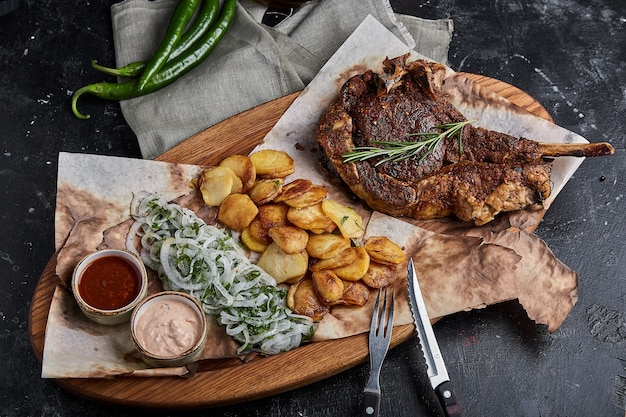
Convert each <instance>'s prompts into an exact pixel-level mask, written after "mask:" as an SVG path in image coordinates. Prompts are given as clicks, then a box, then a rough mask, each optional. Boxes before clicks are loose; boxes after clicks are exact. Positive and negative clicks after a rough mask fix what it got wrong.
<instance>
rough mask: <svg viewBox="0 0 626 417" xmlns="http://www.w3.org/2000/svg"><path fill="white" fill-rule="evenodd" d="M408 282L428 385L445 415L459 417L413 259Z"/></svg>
mask: <svg viewBox="0 0 626 417" xmlns="http://www.w3.org/2000/svg"><path fill="white" fill-rule="evenodd" d="M408 282H409V304H410V305H411V313H412V314H413V324H415V329H416V330H417V335H418V336H419V338H420V342H421V347H422V351H423V352H424V358H425V359H426V366H427V367H428V371H427V372H428V378H429V379H430V384H431V385H432V387H433V389H434V390H435V393H436V394H437V398H439V402H440V403H441V407H442V408H443V411H444V413H445V415H446V416H449V417H455V416H456V417H460V416H461V413H460V411H459V406H458V404H457V403H456V398H455V395H454V392H453V391H452V384H451V383H450V377H449V376H448V370H447V369H446V364H445V363H444V361H443V356H441V351H440V350H439V345H438V344H437V339H436V338H435V332H434V331H433V326H432V324H431V323H430V318H428V311H426V304H425V303H424V297H423V296H422V291H421V290H420V285H419V282H418V280H417V274H416V273H415V267H414V265H413V259H409V266H408Z"/></svg>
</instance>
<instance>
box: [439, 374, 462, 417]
mask: <svg viewBox="0 0 626 417" xmlns="http://www.w3.org/2000/svg"><path fill="white" fill-rule="evenodd" d="M435 392H436V393H437V397H438V398H439V402H440V403H441V406H442V407H443V412H444V413H445V415H446V416H447V417H461V411H460V410H459V405H458V404H457V403H456V398H455V396H454V392H452V384H451V383H450V381H446V382H443V383H441V384H439V386H438V387H437V388H435Z"/></svg>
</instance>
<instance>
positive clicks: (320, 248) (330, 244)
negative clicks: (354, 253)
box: [306, 233, 351, 259]
mask: <svg viewBox="0 0 626 417" xmlns="http://www.w3.org/2000/svg"><path fill="white" fill-rule="evenodd" d="M350 245H351V242H350V239H346V238H345V237H343V236H339V235H335V234H331V233H325V234H322V235H310V236H309V241H308V243H307V245H306V251H307V252H308V253H309V255H311V256H312V257H313V258H318V259H328V258H332V257H335V256H337V254H339V253H340V252H342V251H343V250H345V249H348V248H349V247H350Z"/></svg>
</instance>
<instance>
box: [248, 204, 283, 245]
mask: <svg viewBox="0 0 626 417" xmlns="http://www.w3.org/2000/svg"><path fill="white" fill-rule="evenodd" d="M258 208H259V213H258V214H257V216H256V217H255V219H254V220H252V223H250V234H251V235H252V237H254V238H255V239H256V240H258V241H259V242H262V243H264V244H266V245H269V244H270V243H272V238H271V237H270V235H269V230H270V229H271V228H272V227H278V226H290V225H291V224H290V223H289V220H288V219H287V211H288V210H289V207H288V206H286V205H284V204H274V203H270V204H264V205H262V206H259V207H258Z"/></svg>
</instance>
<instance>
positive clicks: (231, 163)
mask: <svg viewBox="0 0 626 417" xmlns="http://www.w3.org/2000/svg"><path fill="white" fill-rule="evenodd" d="M219 166H223V167H228V168H230V169H232V170H233V172H234V173H235V175H237V176H238V177H239V179H240V180H241V183H242V189H241V191H242V192H246V191H247V190H249V189H250V187H252V185H253V184H254V182H255V180H256V169H255V168H254V164H253V163H252V161H251V160H250V158H249V157H248V156H246V155H231V156H227V157H226V158H224V159H222V161H221V162H220V163H219Z"/></svg>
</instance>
